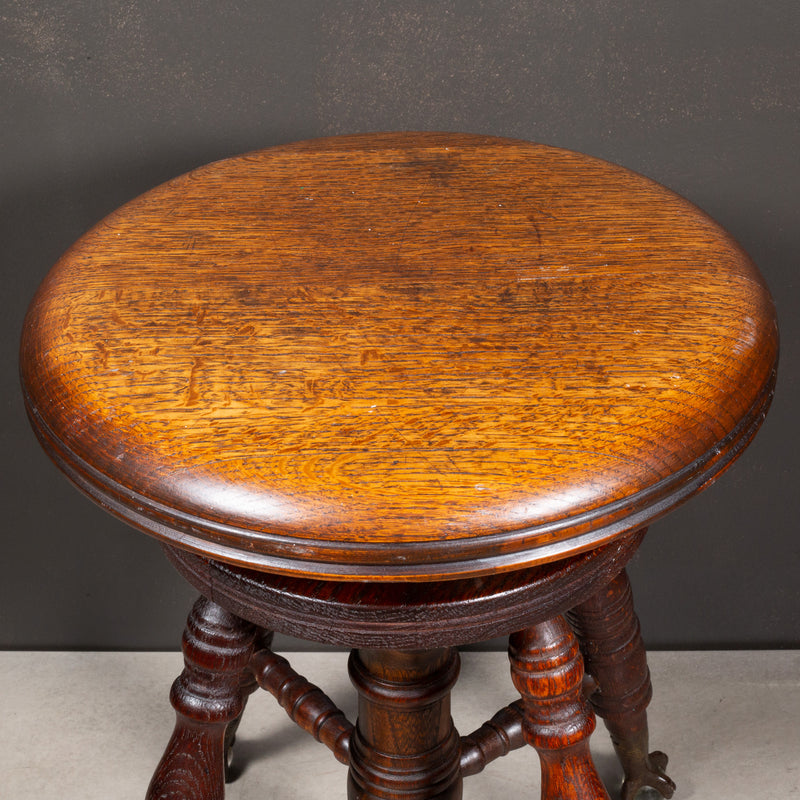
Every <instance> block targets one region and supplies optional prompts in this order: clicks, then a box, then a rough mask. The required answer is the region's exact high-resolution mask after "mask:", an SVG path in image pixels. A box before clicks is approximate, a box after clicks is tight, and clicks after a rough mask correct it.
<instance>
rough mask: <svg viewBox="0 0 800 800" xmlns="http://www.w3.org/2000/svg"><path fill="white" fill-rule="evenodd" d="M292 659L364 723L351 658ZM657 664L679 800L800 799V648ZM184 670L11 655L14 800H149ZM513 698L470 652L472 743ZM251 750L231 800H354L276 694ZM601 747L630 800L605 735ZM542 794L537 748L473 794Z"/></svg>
mask: <svg viewBox="0 0 800 800" xmlns="http://www.w3.org/2000/svg"><path fill="white" fill-rule="evenodd" d="M289 658H290V660H291V661H292V664H293V665H294V667H295V669H297V671H299V672H301V673H302V674H304V675H306V677H308V678H309V679H310V680H313V681H314V682H316V683H317V684H319V685H321V686H322V687H323V688H324V689H325V690H326V691H327V693H328V694H329V695H330V696H331V697H332V698H333V699H334V700H335V701H336V702H338V703H339V705H340V706H341V707H342V708H344V709H345V711H346V712H347V713H348V716H350V718H351V719H352V718H354V716H355V715H354V713H353V709H354V698H353V691H352V689H351V687H350V684H349V680H348V678H347V672H346V658H347V657H346V654H344V653H296V654H290V655H289ZM650 667H651V671H652V674H653V684H654V687H655V696H654V699H653V702H652V704H651V706H650V731H651V745H652V747H653V748H654V749H655V748H657V749H661V750H664V751H666V752H667V753H668V754H669V755H670V767H669V770H668V772H669V774H670V776H671V777H672V778H673V780H675V782H676V783H677V784H678V789H677V791H676V793H675V798H676V800H690V798H698V800H699V799H700V798H702V799H703V800H713V799H714V798H726V800H737V799H738V798H742V800H744V798H747V800H754V799H757V800H773V798H774V799H775V800H777V799H778V798H781V799H783V798H792V797H798V798H800V651H791V652H786V651H784V652H764V651H760V652H730V653H724V652H709V653H652V654H651V655H650ZM180 668H181V659H180V655H179V654H176V653H21V652H6V653H0V679H1V682H0V686H2V695H0V696H1V697H2V711H3V713H2V715H0V797H2V798H4V800H27V798H31V800H33V799H34V798H35V800H49V799H50V798H53V800H56V799H57V800H72V798H76V799H77V798H80V799H81V800H94V799H95V798H96V799H97V800H100V799H101V798H102V800H110V799H112V798H113V800H127V799H128V798H130V799H131V800H134V799H135V800H141V799H142V798H143V797H144V793H145V790H146V788H147V784H148V782H149V780H150V775H151V773H152V771H153V769H154V767H155V765H156V762H157V761H158V759H159V757H160V755H161V751H162V748H163V747H164V745H165V744H166V741H167V739H168V737H169V734H170V731H171V729H172V723H173V716H172V710H171V708H170V706H169V704H168V702H167V692H168V689H169V685H170V683H171V681H172V678H173V677H174V676H175V675H176V674H177V672H179V670H180ZM513 699H515V695H514V690H513V687H512V686H511V682H510V679H509V677H508V665H507V660H506V657H505V655H504V654H502V653H472V652H470V653H465V654H463V656H462V672H461V678H460V680H459V683H458V685H457V687H456V689H455V692H454V696H453V717H454V719H455V722H456V726H457V727H458V729H459V730H460V731H461V732H462V733H467V732H469V731H471V730H473V729H474V728H476V727H477V726H478V725H479V724H480V723H481V722H482V721H483V720H484V719H486V718H488V717H490V716H491V715H492V714H493V713H494V711H495V710H497V709H498V708H500V707H501V706H502V705H505V704H506V703H508V702H510V701H511V700H513ZM237 747H238V749H237V758H238V763H239V764H240V765H241V764H243V765H244V768H243V773H242V775H241V777H240V778H239V779H238V780H237V781H236V782H235V783H233V784H231V785H229V787H228V791H227V795H226V797H227V798H228V800H264V798H266V797H269V798H270V800H294V798H305V799H306V800H315V799H316V798H319V800H323V799H324V800H329V799H330V798H336V797H341V798H344V796H345V776H346V768H345V767H343V766H342V765H341V764H339V763H338V762H337V761H335V759H334V758H333V756H332V755H331V754H330V753H329V752H328V751H327V749H326V748H325V747H324V746H322V745H320V744H317V743H316V742H315V741H314V740H313V739H311V738H310V737H309V736H308V735H307V734H305V733H303V732H302V731H300V730H299V729H297V728H295V727H294V725H293V723H291V722H290V721H289V719H288V718H287V717H286V716H285V714H284V712H283V711H281V710H280V708H279V707H278V706H277V705H276V704H275V701H274V700H273V699H272V697H270V696H269V695H268V694H267V693H266V692H258V693H257V694H256V695H254V696H253V698H252V699H251V701H250V705H249V706H248V711H247V714H246V715H245V718H244V721H243V723H242V726H241V728H240V734H239V741H238V746H237ZM592 747H593V751H594V753H595V760H596V763H597V765H598V769H599V771H600V773H601V775H602V776H603V778H604V780H606V783H607V784H608V785H609V786H610V787H611V789H612V791H611V794H612V798H613V797H617V796H618V793H617V791H616V788H617V784H618V781H619V773H618V767H617V764H616V760H615V757H614V755H613V751H612V749H611V746H610V743H609V742H608V737H607V736H606V734H605V730H604V729H603V728H602V725H600V726H599V727H598V730H597V732H596V733H595V735H594V737H593V741H592ZM538 784H539V768H538V762H537V757H536V754H535V753H534V752H533V750H531V749H530V748H524V749H522V750H518V751H515V752H514V753H511V754H510V755H509V756H507V757H506V758H504V759H500V760H498V761H496V762H494V763H493V764H491V765H490V766H489V767H488V768H487V769H486V771H485V772H483V773H482V774H481V775H477V776H474V777H471V778H468V779H467V780H466V782H465V786H464V797H465V798H471V797H472V798H505V797H520V798H531V799H532V798H536V797H538V796H539V789H538ZM647 794H648V793H647V792H643V793H642V794H641V795H640V798H641V800H644V797H645V795H647ZM652 796H653V795H650V797H652Z"/></svg>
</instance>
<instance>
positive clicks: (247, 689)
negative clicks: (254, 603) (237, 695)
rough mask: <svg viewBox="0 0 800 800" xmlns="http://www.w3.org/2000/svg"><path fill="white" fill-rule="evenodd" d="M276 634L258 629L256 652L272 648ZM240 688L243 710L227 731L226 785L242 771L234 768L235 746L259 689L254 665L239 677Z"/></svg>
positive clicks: (254, 645) (254, 647)
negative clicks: (246, 709)
mask: <svg viewBox="0 0 800 800" xmlns="http://www.w3.org/2000/svg"><path fill="white" fill-rule="evenodd" d="M274 636H275V634H274V633H273V632H272V631H268V630H264V629H263V628H257V629H256V633H255V638H254V643H253V650H254V652H258V651H259V650H268V649H269V648H270V647H271V646H272V640H273V638H274ZM239 688H240V690H241V693H242V710H241V711H240V712H239V714H238V716H237V717H236V719H234V720H232V721H231V722H230V723H228V727H227V728H226V730H225V783H232V782H233V781H234V780H236V778H237V777H239V773H240V770H238V769H234V768H233V746H234V744H236V731H237V730H238V729H239V724H240V723H241V721H242V717H243V716H244V706H245V705H246V703H247V700H248V698H249V697H250V695H251V694H253V692H254V691H255V690H256V689H258V681H256V676H255V674H254V673H253V670H252V664H248V666H246V667H245V668H244V669H243V670H242V672H241V673H240V675H239Z"/></svg>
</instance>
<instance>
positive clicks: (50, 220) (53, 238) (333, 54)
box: [0, 0, 800, 648]
mask: <svg viewBox="0 0 800 800" xmlns="http://www.w3.org/2000/svg"><path fill="white" fill-rule="evenodd" d="M217 8H218V9H220V10H216V9H217ZM798 42H800V4H799V3H797V0H777V1H776V0H773V1H772V2H763V0H762V1H761V2H755V1H754V0H753V1H752V2H751V1H750V0H730V1H729V2H722V1H721V0H693V2H691V3H688V2H686V3H662V2H642V0H636V1H635V2H633V1H632V0H594V1H591V0H576V1H575V2H563V1H562V2H549V1H548V2H545V0H528V2H512V1H511V0H496V1H495V2H467V1H466V0H450V2H419V1H417V0H415V1H413V2H387V1H386V0H369V1H368V2H366V1H365V2H355V1H350V2H331V1H330V0H327V1H326V0H313V1H311V0H305V1H304V0H292V2H264V1H263V0H259V1H256V0H250V1H247V0H228V2H226V3H218V4H217V3H213V4H206V5H205V6H204V5H203V4H201V3H196V2H184V1H179V2H158V1H157V0H138V1H137V0H126V2H121V0H109V2H85V1H83V2H81V1H80V0H72V2H70V3H63V2H55V0H49V2H41V1H39V0H19V1H18V2H17V1H15V0H0V120H2V122H1V123H0V143H1V145H2V146H0V204H2V209H1V211H0V226H2V228H1V232H0V243H1V244H2V251H1V252H2V266H3V274H4V279H3V284H2V286H3V295H2V297H3V315H2V325H3V336H2V340H0V341H1V343H2V358H3V372H2V399H3V405H2V409H3V426H2V455H3V473H4V477H3V481H2V491H3V519H4V537H3V539H4V540H3V548H2V553H3V561H2V563H3V572H2V581H1V582H0V645H2V646H7V647H16V648H20V647H48V648H75V647H79V648H108V647H122V648H162V647H173V646H176V644H177V636H178V633H179V631H180V629H181V628H182V624H183V619H184V615H185V612H186V610H187V608H188V604H189V602H190V598H191V596H192V594H193V593H192V592H191V591H190V590H189V589H188V588H187V587H185V586H184V585H183V584H182V582H181V580H180V579H179V578H178V577H177V576H176V575H175V574H173V572H172V571H171V568H170V567H168V566H167V564H166V562H165V561H164V559H163V558H162V556H161V553H160V550H159V547H158V546H157V544H156V543H155V542H154V541H152V540H150V539H148V538H147V537H145V536H143V535H142V534H140V533H137V532H134V531H132V530H129V529H127V528H126V527H124V526H123V525H122V524H120V523H117V522H115V521H114V520H112V519H110V518H109V517H108V516H106V515H105V514H104V513H103V512H101V511H99V510H98V509H96V508H95V507H94V506H93V505H92V504H91V503H90V502H89V501H87V500H85V499H84V498H83V497H82V496H80V495H79V494H78V493H77V492H76V491H74V490H73V489H72V488H71V487H70V486H69V485H68V484H67V482H66V480H65V479H63V478H62V477H61V476H60V475H59V474H58V472H57V471H56V469H55V467H53V466H51V465H50V463H49V462H48V461H47V459H46V457H45V456H44V455H43V453H42V452H41V451H40V449H39V447H38V445H37V443H36V442H35V440H34V437H33V435H32V433H30V431H29V429H28V425H27V422H26V420H25V417H24V412H23V409H22V403H21V400H20V396H19V391H18V384H17V377H16V352H17V343H18V338H19V330H20V326H21V323H22V318H23V314H24V310H25V307H26V305H27V303H28V301H29V300H30V297H31V296H32V294H33V292H34V289H35V288H36V286H37V284H38V283H39V281H40V280H41V279H42V277H43V276H44V275H45V273H46V271H47V270H48V268H49V267H50V265H51V264H52V263H53V261H54V260H55V259H56V258H57V256H58V255H59V254H60V252H61V251H63V250H64V249H65V248H66V247H67V246H68V245H69V244H70V243H71V242H72V241H73V240H74V239H76V238H77V237H78V236H79V235H80V234H81V233H82V232H83V231H84V230H85V229H86V228H87V227H89V226H90V225H92V224H93V223H94V222H95V221H97V220H98V219H99V218H101V217H102V216H104V215H105V214H106V213H108V212H110V211H111V210H113V209H114V208H115V207H116V206H118V205H119V204H120V203H122V202H123V201H125V200H127V199H129V198H131V197H133V196H135V195H137V194H138V193H140V192H142V191H143V190H145V189H147V188H149V187H150V186H152V185H154V184H156V183H159V182H161V181H163V180H166V179H167V178H170V177H172V176H174V175H176V174H178V173H181V172H183V171H185V170H187V169H189V168H191V167H194V166H197V165H199V164H202V163H204V162H206V161H209V160H212V159H217V158H221V157H224V156H228V155H232V154H235V153H237V152H241V151H244V150H249V149H253V148H257V147H263V146H266V145H272V144H277V143H281V142H286V141H291V140H295V139H300V138H307V137H313V136H320V135H327V134H337V133H347V132H356V131H370V130H380V129H384V130H385V129H420V130H424V129H438V130H463V131H473V132H479V133H490V134H498V135H505V136H514V137H520V138H524V139H530V140H535V141H541V142H547V143H551V144H558V145H561V146H564V147H569V148H573V149H577V150H582V151H584V152H587V153H590V154H592V155H595V156H600V157H602V158H606V159H610V160H612V161H617V162H619V163H622V164H624V165H626V166H628V167H631V168H633V169H635V170H638V171H640V172H643V173H645V174H646V175H649V176H650V177H652V178H655V179H656V180H658V181H660V182H662V183H664V184H666V185H667V186H669V187H671V188H673V189H675V190H677V191H678V192H680V193H681V194H683V195H685V196H686V197H688V198H689V199H690V200H692V201H693V202H695V203H697V204H698V205H700V206H702V207H703V208H705V209H706V210H707V211H708V212H709V213H710V214H711V215H712V216H714V217H716V218H717V219H718V220H719V221H720V222H721V223H722V224H723V225H725V226H726V227H728V228H729V229H730V230H731V232H732V233H733V234H734V236H736V237H737V238H738V239H739V240H740V241H741V242H742V244H743V245H744V246H745V248H746V249H747V250H748V251H749V252H750V254H751V255H752V256H753V257H754V259H755V260H756V262H757V263H758V264H759V265H760V266H761V268H762V270H763V272H764V274H765V276H766V278H767V280H768V282H769V284H770V286H771V287H772V290H773V293H774V295H775V297H776V300H777V304H778V310H779V314H780V317H781V322H782V342H783V344H782V347H783V351H782V364H781V375H780V379H779V386H778V393H777V397H776V400H775V403H774V405H773V409H772V412H771V415H770V418H769V419H768V420H767V422H766V424H765V425H764V428H763V430H762V432H761V433H760V435H759V436H758V438H757V439H756V441H755V443H754V444H753V445H752V447H751V448H750V450H749V451H748V452H747V453H746V454H745V455H744V457H743V458H742V459H741V460H740V462H739V463H738V464H737V465H736V466H735V467H734V468H733V470H731V471H730V472H729V473H728V474H726V475H725V476H724V477H723V479H722V480H721V481H720V482H719V483H718V484H717V485H716V486H714V487H713V488H712V489H710V490H709V491H707V492H706V493H705V494H704V495H702V496H701V497H699V498H697V499H696V500H695V501H694V502H692V503H690V504H689V505H688V506H685V507H683V508H682V509H680V510H679V511H677V512H676V513H674V514H673V515H672V516H670V517H668V518H667V519H665V520H663V521H662V522H660V523H658V524H657V525H656V526H654V528H653V530H652V531H651V534H650V537H649V539H648V541H647V542H646V543H645V545H644V547H643V550H642V552H641V553H640V555H639V557H638V558H637V560H636V562H635V563H634V566H633V569H632V574H633V579H634V584H635V588H636V591H637V595H638V605H639V610H640V615H641V617H642V621H643V625H644V628H645V632H646V635H647V638H648V640H649V641H650V643H651V644H654V645H656V646H662V647H663V646H667V647H727V646H749V647H769V646H798V645H800V590H799V589H798V585H799V583H800V582H799V581H798V571H799V569H798V568H800V548H799V546H798V539H799V538H800V537H798V522H797V517H798V515H797V512H798V502H797V496H798V491H799V490H800V487H799V486H798V464H799V463H800V458H799V457H798V450H800V437H799V436H798V415H797V414H796V413H795V412H796V406H797V396H798V391H797V382H798V373H799V372H800V352H798V348H799V346H800V331H799V330H798V305H799V304H798V300H799V299H800V298H798V282H797V278H796V272H797V267H798V250H799V249H800V248H799V247H798V246H799V245H800V225H799V224H798V222H800V220H798V209H799V208H800V158H799V157H798V152H799V151H800V58H799V57H798Z"/></svg>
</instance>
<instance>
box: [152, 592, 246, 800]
mask: <svg viewBox="0 0 800 800" xmlns="http://www.w3.org/2000/svg"><path fill="white" fill-rule="evenodd" d="M254 637H255V628H254V627H253V626H252V625H251V624H250V623H248V622H245V621H244V620H241V619H239V618H238V617H236V616H234V615H233V614H230V613H229V612H227V611H225V610H224V609H222V608H220V607H219V606H218V605H216V604H215V603H212V602H211V601H210V600H207V599H206V598H205V597H201V598H200V599H199V600H198V601H197V602H196V603H195V605H194V608H193V609H192V612H191V614H190V615H189V620H188V622H187V624H186V630H185V632H184V635H183V655H184V663H185V668H184V670H183V673H182V674H181V675H180V677H178V679H177V680H176V681H175V683H174V684H173V685H172V692H171V695H170V700H171V702H172V705H173V707H174V708H175V712H176V715H177V721H176V724H175V730H174V731H173V733H172V738H171V739H170V741H169V744H168V745H167V749H166V751H165V753H164V756H163V757H162V759H161V762H160V764H159V765H158V768H157V769H156V773H155V775H154V776H153V780H152V781H151V783H150V788H149V789H148V790H147V800H179V799H180V800H223V798H224V797H225V739H226V729H227V728H228V725H229V723H231V722H233V721H234V720H236V719H237V717H239V715H240V714H241V712H242V710H243V708H244V703H245V698H246V690H243V685H242V684H243V677H242V676H243V673H244V670H245V668H246V666H247V663H248V661H249V660H250V656H251V654H252V651H253V640H254Z"/></svg>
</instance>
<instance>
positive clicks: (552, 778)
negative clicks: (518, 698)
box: [508, 617, 609, 800]
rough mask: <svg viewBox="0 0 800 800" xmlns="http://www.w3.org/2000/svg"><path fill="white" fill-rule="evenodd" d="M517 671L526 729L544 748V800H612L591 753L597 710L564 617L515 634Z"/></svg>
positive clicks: (512, 644) (511, 648)
mask: <svg viewBox="0 0 800 800" xmlns="http://www.w3.org/2000/svg"><path fill="white" fill-rule="evenodd" d="M508 652H509V658H510V659H511V676H512V679H513V681H514V685H515V686H516V687H517V689H518V690H519V692H520V694H521V695H522V701H523V705H524V708H525V717H524V720H523V732H524V734H525V739H526V741H527V742H528V743H529V744H531V745H533V746H534V747H535V748H536V750H537V751H538V753H539V759H540V761H541V766H542V800H561V799H562V798H574V800H609V797H608V794H607V792H606V790H605V787H604V786H603V783H602V781H601V780H600V778H599V776H598V774H597V771H596V769H595V766H594V763H593V762H592V757H591V755H590V753H589V736H590V735H591V733H592V731H593V730H594V725H595V723H594V714H593V713H592V710H591V708H590V706H589V704H588V703H587V702H586V700H585V698H584V695H583V689H582V683H583V662H582V661H581V654H580V650H579V647H578V642H577V640H576V639H575V636H574V635H573V633H572V630H571V629H570V627H569V625H568V624H567V622H566V620H565V619H564V618H563V617H555V618H553V619H551V620H549V621H548V622H543V623H541V624H539V625H535V626H534V627H532V628H527V629H526V630H524V631H520V632H519V633H515V634H513V635H512V636H511V640H510V643H509V650H508Z"/></svg>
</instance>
